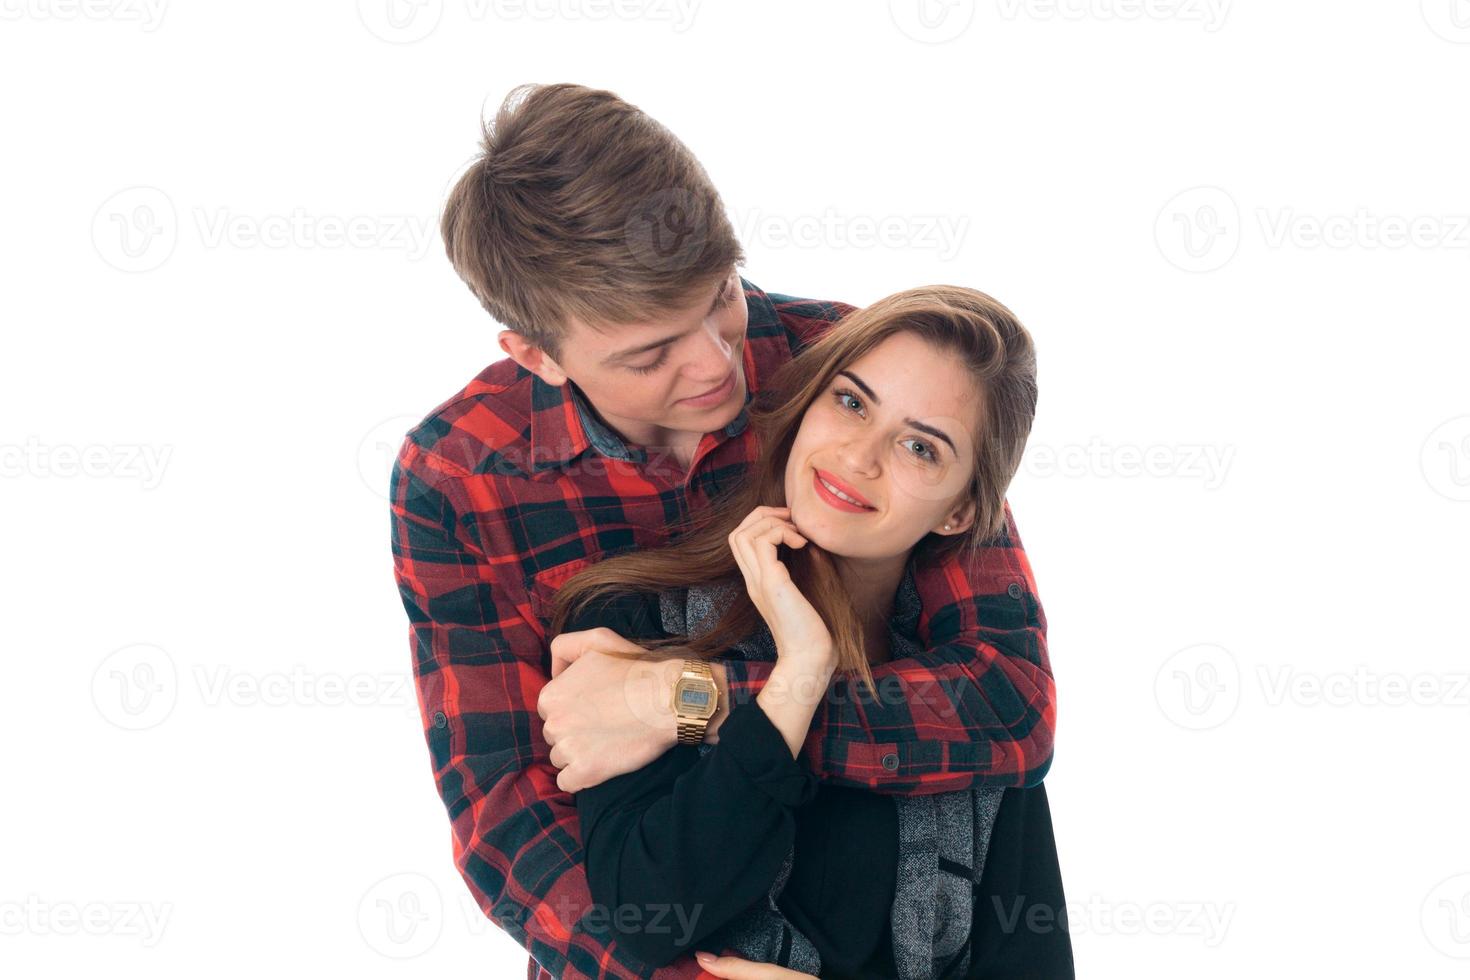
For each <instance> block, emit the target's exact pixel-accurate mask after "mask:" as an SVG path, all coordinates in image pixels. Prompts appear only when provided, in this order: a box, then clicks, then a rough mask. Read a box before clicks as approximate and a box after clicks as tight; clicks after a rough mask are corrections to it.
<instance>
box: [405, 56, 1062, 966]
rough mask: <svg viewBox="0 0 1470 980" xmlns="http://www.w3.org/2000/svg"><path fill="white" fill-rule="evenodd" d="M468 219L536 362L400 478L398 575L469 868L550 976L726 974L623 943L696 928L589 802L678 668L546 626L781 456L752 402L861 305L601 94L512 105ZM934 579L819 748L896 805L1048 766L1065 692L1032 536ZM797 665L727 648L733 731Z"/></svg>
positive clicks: (433, 417)
mask: <svg viewBox="0 0 1470 980" xmlns="http://www.w3.org/2000/svg"><path fill="white" fill-rule="evenodd" d="M442 230H443V233H444V240H445V244H446V248H447V250H448V253H449V258H450V260H451V262H452V263H453V264H454V267H455V269H456V271H457V272H458V273H459V274H460V276H461V277H462V278H463V279H464V280H465V282H466V283H467V284H468V285H469V287H470V289H471V291H472V292H473V293H474V294H475V296H476V297H477V298H478V299H479V300H480V302H481V304H482V305H483V306H484V307H485V309H486V310H487V311H488V312H489V313H490V314H491V315H492V316H493V317H495V319H496V320H498V321H500V322H501V323H502V324H505V325H506V326H507V327H508V328H509V329H507V330H504V331H503V332H501V334H500V335H499V339H500V345H501V348H502V349H503V350H504V351H505V352H506V354H508V355H509V359H507V360H502V361H498V362H496V363H494V364H492V365H490V366H489V367H487V368H486V369H485V370H484V371H482V372H481V373H480V374H479V375H478V376H477V377H476V378H475V379H474V380H473V381H471V382H470V383H469V385H468V386H467V387H465V389H464V390H463V391H461V392H460V393H459V394H457V395H455V396H454V397H453V398H451V399H449V400H448V401H446V402H445V403H443V404H442V405H440V406H439V407H438V408H437V409H435V410H434V411H433V412H431V413H430V414H429V415H428V416H427V417H426V418H425V419H424V421H423V422H422V423H420V424H419V425H418V426H416V427H415V428H414V429H413V430H412V431H410V432H409V433H408V436H407V438H406V439H405V441H404V443H403V447H402V450H401V451H400V453H399V457H398V461H397V464H396V466H395V467H394V473H393V484H392V501H393V505H392V510H393V514H392V518H393V554H394V561H395V571H396V575H397V579H398V583H399V589H400V592H401V594H402V596H403V602H404V606H405V608H406V609H407V611H408V616H409V620H410V640H411V645H412V649H413V657H414V672H415V677H416V680H417V685H418V694H419V701H420V707H421V710H422V712H423V718H424V723H425V735H426V738H427V740H428V745H429V750H430V756H431V760H432V764H433V767H434V775H435V779H436V781H437V783H438V786H439V791H440V795H441V796H442V798H443V800H444V804H445V806H446V808H447V809H448V811H449V817H450V821H451V824H452V826H453V838H454V856H455V863H456V865H457V866H458V867H459V869H460V872H461V874H462V875H463V876H464V879H465V881H466V883H467V884H468V885H469V887H470V890H471V892H472V893H473V894H474V896H475V898H476V900H477V901H478V902H479V904H480V906H481V908H482V909H483V910H484V912H485V913H486V914H487V915H488V916H490V918H491V919H492V920H493V921H494V922H495V923H496V924H497V925H498V926H500V927H501V928H502V929H504V930H505V931H506V932H508V933H510V935H512V936H513V937H515V939H516V940H517V941H518V942H520V943H521V944H522V945H524V946H525V947H526V948H527V949H528V950H529V952H530V954H531V956H532V961H531V962H530V963H529V964H528V976H529V977H532V978H538V977H542V978H549V977H565V978H582V977H616V978H633V977H645V978H646V977H657V978H693V977H697V976H700V975H701V971H700V969H699V967H698V965H697V963H696V962H695V961H694V960H693V958H688V957H686V958H685V959H684V960H681V961H679V962H676V963H674V964H672V965H670V966H668V967H664V968H662V969H658V970H654V969H652V968H650V967H647V966H645V965H644V964H641V963H639V962H638V961H637V960H636V959H635V958H633V957H632V956H631V954H629V953H628V952H627V951H626V950H622V949H620V948H619V946H618V944H617V943H616V942H615V941H614V940H613V939H612V936H613V932H612V931H611V929H610V928H609V924H610V921H611V918H612V917H613V916H620V917H621V918H620V922H621V923H622V924H624V925H626V922H627V918H628V916H629V915H637V916H638V917H640V921H641V922H642V923H643V924H644V925H645V927H646V928H648V929H657V928H663V929H678V928H679V923H678V920H677V915H679V914H688V913H689V911H690V910H668V909H664V910H655V909H632V910H627V909H596V908H593V907H592V902H591V899H590V896H589V893H588V889H587V883H586V876H585V871H584V868H583V866H582V855H581V847H580V837H579V833H578V826H577V820H576V808H575V805H574V802H573V799H572V797H571V795H570V794H571V793H572V792H575V791H576V790H577V789H579V788H583V787H586V786H590V785H596V784H597V783H599V782H601V781H603V780H605V779H608V778H610V777H612V776H613V775H617V774H619V773H623V772H630V771H633V770H635V769H638V768H640V767H641V766H643V765H644V764H646V763H647V762H650V761H652V760H653V759H655V758H657V757H658V756H660V755H661V754H663V752H665V751H667V749H669V748H670V747H672V746H673V745H674V744H675V742H676V735H677V728H678V726H677V723H676V721H675V716H674V713H673V710H672V707H671V705H669V704H668V699H669V694H670V692H671V691H672V689H673V686H674V683H675V681H676V680H677V679H678V676H679V666H680V661H679V660H677V659H670V660H668V661H665V662H664V665H663V666H664V668H665V669H663V672H662V673H659V672H658V671H657V670H655V671H654V672H652V673H651V674H650V672H649V671H648V670H647V668H642V669H641V670H640V669H638V668H635V667H634V666H633V665H632V664H631V663H630V662H628V661H625V660H619V659H617V658H613V657H608V656H605V655H603V654H600V653H596V652H586V651H587V650H589V649H592V648H595V647H596V646H598V645H599V644H601V645H604V647H605V645H606V644H607V643H610V642H618V641H617V640H616V639H615V638H613V637H610V636H608V635H605V634H603V633H601V632H600V631H591V632H589V633H582V634H568V635H567V636H566V637H561V638H553V637H550V636H547V635H546V633H547V626H548V616H547V613H548V606H549V601H550V599H551V597H552V596H553V594H554V593H555V591H556V589H557V587H558V586H559V585H560V584H561V583H562V582H564V581H565V580H566V579H567V578H568V577H569V576H571V575H572V574H574V573H576V572H577V571H578V570H580V569H581V568H583V567H585V566H586V565H587V564H589V563H591V562H594V561H597V560H599V559H600V558H602V557H604V556H608V555H612V554H616V553H620V552H622V551H626V550H628V549H632V548H651V547H657V546H659V545H660V544H663V543H666V542H667V541H668V540H670V535H671V533H672V532H671V530H670V529H671V527H672V526H674V525H676V524H677V523H678V522H679V521H680V520H681V519H682V518H684V517H685V516H686V515H687V514H688V513H690V512H691V510H692V509H695V508H702V507H707V506H710V504H711V500H712V498H716V497H718V495H719V494H720V493H721V491H722V490H723V489H724V488H727V487H729V486H731V485H733V484H734V483H735V482H736V481H738V480H739V479H741V477H742V475H743V473H744V472H745V470H746V468H747V467H748V466H749V464H750V462H751V461H752V460H753V459H755V458H756V455H757V453H758V452H759V447H757V446H756V445H754V438H753V431H752V430H750V429H749V428H748V427H747V424H746V422H747V416H746V404H747V402H748V401H749V399H750V397H751V394H752V393H753V392H755V391H758V390H760V387H761V385H762V383H763V382H764V381H765V380H766V379H767V378H769V377H770V375H771V373H772V372H773V371H774V370H775V369H776V368H778V367H779V366H780V365H781V364H783V363H785V362H786V361H788V360H789V359H790V358H791V357H792V356H794V354H795V353H797V352H799V350H800V349H801V348H802V347H804V346H805V345H806V344H809V343H811V342H812V341H814V340H815V339H816V338H818V337H820V336H821V335H822V334H823V333H824V332H825V331H826V330H827V329H829V328H830V326H831V325H832V323H833V322H834V321H836V320H837V319H838V318H839V317H840V316H841V315H842V314H844V313H845V312H846V311H848V310H849V309H851V307H848V306H846V305H844V304H840V303H822V302H814V301H809V300H799V299H793V298H791V297H788V296H780V295H776V294H768V293H765V292H763V291H762V290H760V289H758V288H757V287H755V286H754V285H752V284H750V283H748V282H746V281H745V280H744V279H742V278H741V277H740V276H738V275H737V273H736V269H737V267H738V265H739V264H741V263H742V262H743V261H744V255H743V253H742V250H741V248H740V245H739V243H738V242H737V241H736V239H735V236H734V233H733V230H732V229H731V227H730V224H729V222H728V220H727V218H726V216H725V213H724V210H723V206H722V205H721V202H720V199H719V196H718V194H717V193H716V192H715V190H714V188H713V186H712V185H711V183H710V181H709V179H708V176H707V175H706V174H705V172H704V170H703V169H702V168H701V167H700V165H699V163H698V162H697V161H696V160H695V159H694V157H693V156H692V155H691V154H690V152H689V151H688V149H687V148H686V147H684V146H683V145H682V144H681V143H680V142H679V141H678V140H677V139H675V138H674V137H673V136H672V135H671V134H670V133H669V132H668V131H667V130H665V129H664V128H663V127H661V126H660V125H659V124H658V123H656V122H655V121H654V120H652V119H650V118H649V117H647V116H646V115H644V114H643V113H642V112H640V111H639V110H638V109H636V108H635V107H633V106H631V105H628V104H627V103H625V102H623V101H621V100H620V99H618V98H617V97H616V96H615V95H613V94H612V93H610V92H603V91H596V90H592V89H587V88H584V87H581V86H576V85H551V86H540V87H536V86H532V87H526V88H523V89H518V90H517V91H515V92H513V93H512V94H511V96H510V97H509V98H508V99H507V100H506V102H505V104H504V105H503V106H502V107H501V110H500V112H499V113H498V115H497V117H496V119H495V121H494V123H493V125H492V126H490V127H487V129H486V132H485V134H484V145H483V154H482V155H481V156H480V157H479V158H478V159H477V161H476V162H475V163H474V164H473V165H472V166H471V167H470V169H469V171H468V172H467V173H466V174H465V175H464V176H463V178H461V180H460V181H459V183H458V184H457V186H456V187H455V189H454V191H453V192H452V194H451V196H450V199H449V201H448V203H447V205H446V208H445V213H444V220H443V229H442ZM921 578H922V580H921V581H919V582H918V585H919V591H920V594H921V598H922V600H923V604H924V619H923V623H922V629H921V631H922V633H923V635H924V639H925V642H926V643H928V644H929V646H928V649H927V650H926V652H925V653H924V655H923V656H921V657H917V658H912V659H904V660H897V661H893V662H890V663H886V664H882V665H879V666H877V667H875V668H874V670H873V675H874V679H875V681H876V682H877V684H878V690H879V697H878V698H877V699H876V700H875V699H873V698H871V697H869V696H868V695H867V694H866V693H865V692H862V693H860V692H859V691H858V689H857V687H856V685H849V684H848V683H847V682H846V681H843V680H838V681H835V682H834V683H833V685H832V687H831V689H829V691H828V692H827V697H826V700H825V701H824V702H823V703H822V704H821V705H820V706H819V707H818V710H817V713H816V716H815V719H814V721H813V723H812V727H811V731H810V734H809V736H808V739H807V742H806V745H805V748H804V750H803V760H804V761H805V762H806V763H807V764H809V765H810V766H811V768H812V770H813V771H814V772H815V773H816V774H817V775H818V776H819V777H820V778H822V779H827V780H833V781H836V782H838V783H842V784H846V785H851V786H858V787H865V788H867V789H870V790H872V791H874V792H878V793H889V794H909V795H917V794H923V793H937V792H941V791H945V790H952V789H958V788H963V787H967V786H970V785H972V784H974V783H976V782H977V781H978V782H984V783H988V784H991V785H998V786H999V785H1005V786H1032V785H1035V784H1037V783H1039V782H1040V781H1041V779H1042V777H1043V776H1044V775H1045V772H1046V770H1047V767H1048V766H1049V765H1050V761H1051V748H1052V735H1053V731H1054V728H1055V709H1054V689H1053V685H1052V679H1051V671H1050V666H1049V662H1048V658H1047V648H1046V621H1045V618H1044V615H1043V613H1042V609H1041V605H1040V603H1039V602H1038V600H1037V598H1036V594H1035V586H1034V581H1033V578H1032V575H1031V570H1030V566H1029V563H1028V562H1027V559H1026V556H1025V553H1024V551H1023V550H1022V548H1021V543H1020V540H1019V538H1018V537H1017V536H1016V535H1015V533H1014V526H1013V525H1010V527H1008V532H1007V533H1006V534H1003V535H1002V536H1001V539H1000V540H997V541H996V542H994V544H993V545H992V546H991V547H989V548H988V549H986V550H984V551H983V552H981V554H980V555H979V556H978V557H977V558H976V559H975V560H973V561H971V562H969V563H967V564H966V565H964V566H963V567H962V566H960V565H958V564H955V563H951V565H950V566H949V567H943V568H938V569H933V570H927V571H925V572H924V573H923V575H922V576H921ZM982 620H983V622H982ZM553 639H555V640H556V647H557V649H556V654H557V663H556V674H557V677H556V680H555V681H554V682H552V681H551V677H552V673H553V661H552V650H551V649H550V647H551V644H552V641H553ZM568 663H569V664H570V665H569V666H568V665H567V664H568ZM771 667H772V664H770V663H760V662H747V661H744V660H742V659H739V658H738V657H737V658H736V659H731V660H728V661H721V662H717V663H716V664H715V670H714V674H715V681H716V684H717V685H718V687H719V695H720V697H719V701H720V703H721V705H722V708H721V711H720V713H719V714H718V715H716V716H715V717H714V718H713V719H711V721H710V722H709V725H708V728H707V730H706V738H709V739H710V740H714V739H716V738H717V737H718V735H717V733H718V728H719V723H720V722H721V721H722V720H723V717H724V716H725V714H726V713H727V712H728V708H729V705H730V703H731V700H732V699H733V700H734V701H735V702H736V703H745V702H747V701H749V700H751V699H753V698H754V697H755V695H756V694H757V693H758V692H759V691H760V689H761V686H762V685H763V683H764V682H765V680H766V678H767V677H768V676H769V674H770V670H771ZM594 732H595V737H596V745H595V746H592V750H589V743H590V742H591V741H592V734H593V733H594ZM609 746H612V748H611V750H609ZM559 769H560V771H558V770H559ZM694 911H696V912H697V910H694Z"/></svg>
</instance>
